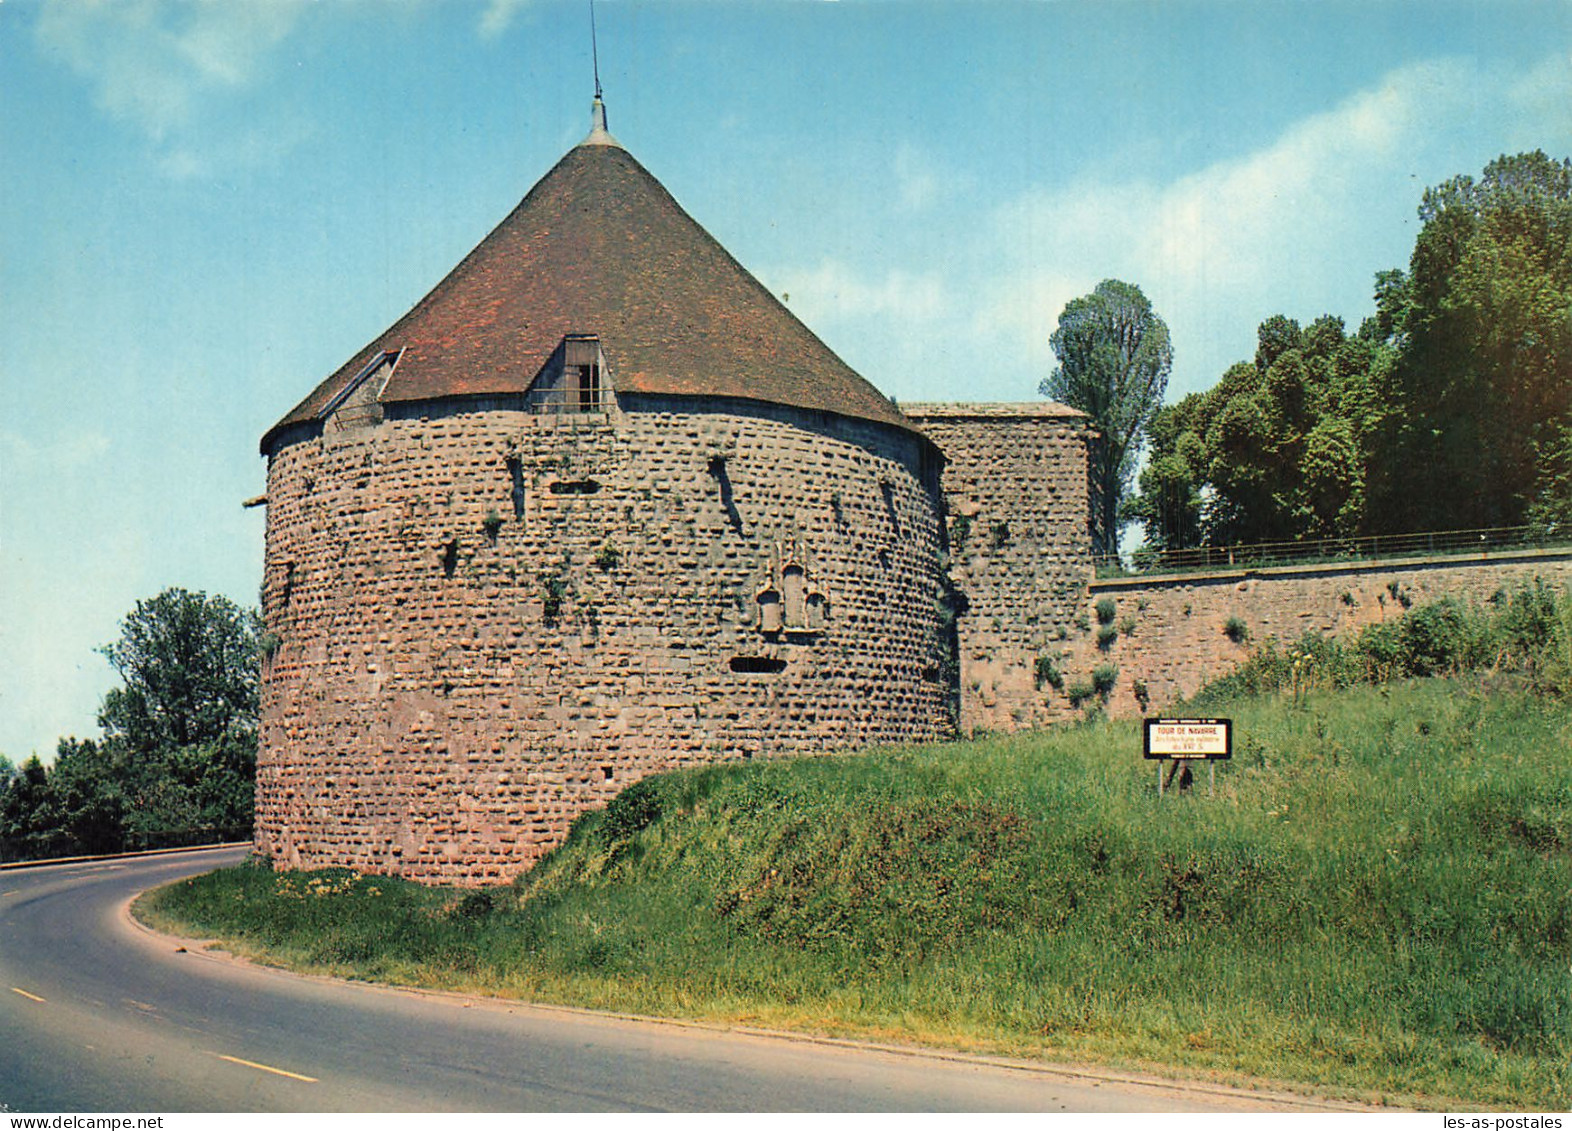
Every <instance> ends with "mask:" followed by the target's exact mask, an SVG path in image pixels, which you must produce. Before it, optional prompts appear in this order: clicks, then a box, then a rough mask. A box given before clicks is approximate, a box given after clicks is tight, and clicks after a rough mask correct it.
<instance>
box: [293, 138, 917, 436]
mask: <svg viewBox="0 0 1572 1131" xmlns="http://www.w3.org/2000/svg"><path fill="white" fill-rule="evenodd" d="M570 334H586V335H596V336H598V337H599V338H600V344H601V349H602V351H603V352H604V354H605V357H606V363H607V369H608V376H609V378H610V380H611V383H612V385H613V387H614V388H616V389H617V391H618V392H629V393H653V394H667V395H675V396H703V397H741V398H746V399H749V400H754V401H765V402H769V403H774V404H784V405H792V406H795V407H798V408H806V409H817V410H822V411H825V412H833V413H838V414H840V415H842V416H850V417H856V418H860V419H866V420H874V421H880V422H883V423H886V424H892V425H895V426H897V427H900V428H904V429H908V430H914V429H913V426H912V424H911V423H910V422H909V421H908V420H906V418H905V417H903V416H902V415H901V413H900V411H899V410H898V409H896V408H895V406H894V405H892V404H891V402H890V401H889V400H888V399H886V398H885V397H884V396H882V395H881V394H880V393H879V391H878V390H877V389H875V388H874V387H873V386H872V385H870V384H869V383H868V382H867V381H865V380H863V379H862V378H861V377H859V376H858V375H857V374H856V373H855V372H854V371H853V370H852V369H851V367H850V366H848V365H847V364H846V363H845V362H843V361H842V360H841V359H840V358H838V357H836V356H835V354H834V353H833V352H832V351H831V350H830V349H829V347H827V346H826V345H825V344H824V343H823V342H821V341H820V340H819V339H818V338H817V337H815V336H814V334H813V333H812V331H810V330H809V329H808V328H807V327H806V326H804V325H803V324H802V323H801V322H799V321H798V320H797V318H796V317H795V316H794V315H793V314H792V313H791V312H790V311H788V310H787V309H786V308H785V307H784V306H783V305H782V304H781V303H780V302H779V301H777V300H776V298H775V297H774V296H773V295H771V294H770V293H769V291H767V290H766V289H765V288H764V287H763V286H762V285H760V283H759V282H758V281H757V280H756V279H754V278H753V276H752V275H750V274H748V272H747V271H746V270H745V269H744V268H743V267H742V266H741V265H740V264H738V263H737V261H736V260H735V259H733V258H732V257H731V256H730V255H729V254H727V252H726V250H725V249H724V248H722V247H721V246H720V244H718V243H716V242H715V240H714V239H713V238H712V237H711V236H710V234H709V233H708V232H706V231H705V230H704V229H703V228H701V227H700V226H699V225H698V224H697V223H695V222H694V220H693V219H692V218H691V217H690V216H689V215H688V214H687V213H686V212H684V211H683V210H682V208H681V207H680V206H679V205H678V204H677V202H676V201H675V200H674V199H672V196H671V194H670V193H668V192H667V191H666V190H665V189H664V188H662V187H661V185H660V183H659V182H658V181H656V180H655V178H654V177H652V176H651V175H650V174H649V173H648V172H647V171H646V170H645V169H644V167H643V166H642V165H640V164H639V163H638V162H637V161H635V160H634V159H633V157H632V156H631V155H630V154H629V153H628V152H627V151H626V150H624V149H623V148H622V147H621V146H620V145H618V144H616V143H615V141H613V140H612V139H611V137H610V135H608V134H605V133H604V132H603V131H597V132H596V133H593V134H591V136H590V137H589V139H587V140H586V141H585V142H584V143H583V144H581V145H579V146H578V147H576V148H574V149H573V150H571V151H569V153H568V154H567V155H566V156H565V157H563V159H562V160H561V161H559V162H558V163H557V165H556V167H555V168H553V169H552V170H551V172H549V173H547V174H546V176H545V177H543V178H542V179H541V181H540V182H539V183H538V184H537V185H536V186H535V187H534V188H533V189H531V190H530V192H529V195H528V196H526V197H525V198H524V200H523V201H522V202H521V203H520V204H519V205H518V207H517V208H515V209H514V210H513V212H512V213H511V214H510V215H509V216H508V217H507V219H505V220H503V221H502V223H501V224H499V225H498V226H497V227H496V229H495V230H493V231H492V232H491V234H490V235H488V236H487V237H486V238H485V239H484V240H482V241H481V243H480V245H479V246H478V247H476V248H475V250H474V251H472V252H470V254H469V255H468V256H467V257H465V259H464V261H463V262H462V263H460V264H459V265H458V266H457V267H455V268H454V269H453V271H452V272H451V273H450V274H449V275H448V276H447V278H445V279H443V280H442V282H441V283H439V284H437V286H436V288H435V289H434V290H433V291H432V292H431V293H430V294H428V295H427V296H426V297H425V298H423V299H422V300H421V301H420V302H419V303H418V304H417V305H416V306H415V308H414V309H413V310H411V311H410V312H409V313H408V314H406V315H404V317H403V318H400V319H399V320H398V321H397V322H396V323H394V324H393V326H392V327H391V328H390V329H388V330H387V332H386V333H384V334H382V335H381V336H380V337H378V338H377V339H376V340H375V341H373V342H372V343H370V344H369V345H368V346H366V348H365V349H363V350H361V351H360V352H359V353H358V354H356V355H355V357H353V358H351V359H350V360H349V362H348V363H347V364H345V365H344V367H343V368H341V369H340V370H338V372H336V373H334V374H333V375H332V376H331V377H329V378H328V379H327V380H326V381H324V382H322V384H321V385H319V386H318V387H317V388H316V390H315V391H314V392H312V394H311V395H310V396H308V397H307V398H306V399H305V400H303V401H301V402H300V404H298V405H297V406H296V407H295V408H294V409H293V410H291V411H290V413H289V414H288V415H287V416H285V417H284V418H283V419H282V420H280V421H279V422H278V424H276V425H274V426H273V428H271V429H270V430H269V431H268V433H267V435H266V436H264V437H263V440H262V446H263V450H264V451H266V450H267V447H268V445H269V443H270V442H271V441H272V439H273V437H274V436H275V435H276V434H277V433H278V431H279V430H280V429H281V428H284V427H285V426H287V425H290V424H294V423H297V422H302V421H308V420H312V419H314V418H315V417H317V416H318V414H320V413H321V412H322V411H323V410H324V408H326V407H327V406H328V405H329V404H330V402H332V400H333V398H334V397H335V395H336V394H338V393H339V392H340V391H342V390H343V388H344V387H345V385H346V384H347V383H348V382H349V381H350V380H352V379H353V378H354V377H355V375H356V374H358V373H360V372H361V371H362V370H363V369H364V368H365V366H366V365H367V363H368V362H369V361H370V360H371V359H372V358H374V357H377V356H378V355H380V354H381V353H383V352H384V351H392V350H401V351H403V352H402V354H401V355H400V357H399V361H398V365H397V367H396V368H395V369H394V372H393V375H392V377H391V379H390V380H389V381H388V384H387V387H386V388H385V389H384V390H383V392H382V396H381V400H382V402H383V403H384V404H387V403H395V402H399V401H419V400H428V399H432V398H437V397H449V396H466V395H477V394H498V393H521V392H523V391H524V390H525V389H527V388H528V387H529V385H530V383H531V382H532V381H533V380H534V378H535V376H536V374H537V373H539V372H540V370H541V368H542V366H543V365H544V364H545V363H546V361H547V360H548V359H549V358H550V357H551V355H552V353H553V351H555V350H556V348H557V346H558V344H559V343H560V342H561V341H562V340H563V338H564V337H565V336H567V335H570Z"/></svg>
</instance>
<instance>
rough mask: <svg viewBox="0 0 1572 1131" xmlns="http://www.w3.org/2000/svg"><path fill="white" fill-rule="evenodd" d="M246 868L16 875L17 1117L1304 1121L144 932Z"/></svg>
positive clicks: (195, 861)
mask: <svg viewBox="0 0 1572 1131" xmlns="http://www.w3.org/2000/svg"><path fill="white" fill-rule="evenodd" d="M241 855H243V850H240V849H222V850H214V851H208V852H201V853H192V854H186V855H176V856H154V857H142V858H135V859H123V860H113V861H100V862H92V863H79V864H66V865H53V866H49V867H41V868H32V869H24V870H18V871H0V1105H4V1106H5V1107H8V1108H9V1109H10V1110H12V1111H39V1110H42V1111H84V1112H85V1111H104V1112H129V1111H163V1112H176V1111H289V1110H305V1111H333V1110H346V1111H441V1110H467V1111H478V1110H499V1111H673V1110H675V1111H716V1110H727V1111H741V1110H758V1111H808V1110H823V1111H867V1110H876V1111H896V1110H915V1111H958V1110H961V1111H998V1110H1007V1111H1065V1110H1068V1111H1246V1110H1276V1111H1288V1110H1296V1109H1300V1108H1299V1105H1298V1104H1296V1103H1294V1102H1293V1101H1292V1100H1289V1099H1287V1098H1286V1097H1278V1098H1276V1099H1272V1098H1269V1097H1263V1096H1258V1095H1253V1094H1245V1093H1230V1092H1227V1091H1226V1090H1223V1089H1204V1090H1191V1089H1184V1088H1176V1087H1172V1086H1167V1085H1163V1084H1158V1083H1140V1082H1129V1081H1125V1080H1119V1079H1116V1078H1113V1077H1097V1076H1091V1075H1085V1074H1077V1073H1074V1072H1070V1071H1044V1070H1041V1069H1035V1068H1019V1067H1011V1066H1008V1065H1003V1064H998V1063H988V1062H982V1061H978V1060H974V1059H966V1058H946V1057H942V1056H930V1055H909V1054H906V1053H903V1052H899V1051H888V1050H882V1051H881V1050H867V1049H861V1048H846V1047H842V1046H837V1045H829V1044H823V1043H815V1042H811V1041H802V1040H792V1039H784V1038H777V1037H771V1036H762V1035H754V1034H738V1033H732V1032H722V1031H716V1030H710V1029H704V1028H695V1027H688V1026H679V1025H671V1024H662V1023H657V1022H642V1021H631V1020H626V1019H618V1018H611V1017H605V1016H600V1015H595V1014H587V1013H583V1012H578V1011H569V1010H557V1009H550V1008H539V1007H533V1006H526V1005H519V1004H510V1003H506V1002H496V1001H490V1000H486V999H474V998H463V997H458V996H452V995H439V994H421V993H413V992H406V991H401V990H392V989H385V988H379V987H372V986H366V985H354V984H346V983H339V982H332V981H328V980H325V979H310V978H299V977H295V976H293V975H289V974H285V973H282V972H279V971H274V970H267V969H264V968H260V967H255V966H250V965H247V964H245V963H240V962H235V961H233V960H230V959H227V958H223V957H219V956H214V955H209V954H203V953H199V952H196V951H191V952H185V953H182V952H179V951H177V950H176V947H175V944H174V943H172V942H171V941H169V940H167V939H164V938H161V937H159V936H156V935H151V934H149V933H147V932H145V931H142V930H140V929H139V928H136V927H134V926H133V925H132V924H131V923H130V921H129V918H128V917H127V916H126V914H125V907H126V905H127V903H128V902H129V900H130V898H131V897H132V896H133V895H134V894H135V893H136V892H138V891H141V890H143V889H145V888H147V887H151V886H154V885H157V884H160V883H165V882H167V881H169V880H173V879H176V878H178V877H180V876H185V875H189V874H191V873H195V872H201V871H206V870H208V869H210V868H213V867H217V866H219V865H222V864H228V863H233V862H234V861H236V860H238V859H239V858H240V856H241ZM1306 1106H1310V1107H1312V1108H1313V1109H1318V1110H1326V1108H1325V1107H1323V1106H1321V1105H1306ZM0 1110H3V1108H0Z"/></svg>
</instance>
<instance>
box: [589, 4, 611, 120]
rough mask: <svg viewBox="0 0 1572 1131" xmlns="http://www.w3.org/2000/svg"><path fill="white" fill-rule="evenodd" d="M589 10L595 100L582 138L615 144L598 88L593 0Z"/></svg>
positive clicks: (598, 47) (598, 68)
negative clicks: (587, 128) (607, 124)
mask: <svg viewBox="0 0 1572 1131" xmlns="http://www.w3.org/2000/svg"><path fill="white" fill-rule="evenodd" d="M589 10H590V58H591V59H592V60H593V61H594V67H595V101H594V102H591V103H590V132H589V137H587V138H585V139H584V142H583V144H585V145H616V144H617V139H616V138H614V137H612V136H611V134H610V133H608V132H607V131H606V104H605V103H604V102H603V101H601V96H600V95H601V90H600V45H599V43H597V42H596V39H595V0H589Z"/></svg>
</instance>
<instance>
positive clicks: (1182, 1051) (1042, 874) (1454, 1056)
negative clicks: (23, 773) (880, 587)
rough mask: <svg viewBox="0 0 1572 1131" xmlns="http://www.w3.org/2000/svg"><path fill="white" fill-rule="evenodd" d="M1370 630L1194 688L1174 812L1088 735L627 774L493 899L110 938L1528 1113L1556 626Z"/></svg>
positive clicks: (1536, 594) (494, 989)
mask: <svg viewBox="0 0 1572 1131" xmlns="http://www.w3.org/2000/svg"><path fill="white" fill-rule="evenodd" d="M1395 624H1396V625H1397V626H1398V627H1396V628H1392V629H1390V630H1389V632H1390V638H1387V637H1383V636H1380V635H1379V634H1376V635H1372V636H1370V637H1369V638H1367V639H1364V640H1362V642H1361V643H1359V644H1358V645H1348V646H1341V645H1339V646H1335V649H1334V646H1332V645H1331V644H1330V643H1329V642H1323V644H1322V645H1318V646H1316V647H1318V648H1320V650H1319V651H1314V650H1312V658H1311V660H1310V661H1308V666H1307V662H1306V661H1304V660H1303V659H1302V656H1301V650H1300V649H1298V648H1289V649H1285V648H1284V647H1283V646H1280V645H1279V644H1278V643H1276V642H1266V643H1264V644H1263V645H1262V647H1261V648H1260V650H1259V651H1258V653H1257V657H1256V659H1254V660H1252V662H1251V663H1252V665H1253V668H1252V669H1251V670H1253V671H1254V672H1255V673H1256V675H1254V676H1250V677H1247V678H1243V679H1240V680H1236V681H1234V682H1233V683H1232V684H1230V685H1226V686H1224V687H1219V688H1214V689H1211V690H1209V691H1208V692H1206V695H1207V696H1208V697H1209V698H1208V699H1207V700H1206V703H1207V704H1208V709H1211V708H1217V707H1220V706H1221V705H1222V704H1223V701H1224V698H1223V697H1225V696H1231V698H1227V700H1226V709H1227V711H1228V713H1229V714H1230V715H1231V716H1232V717H1233V718H1234V720H1235V727H1236V743H1235V758H1234V760H1233V762H1232V764H1230V765H1228V766H1226V767H1224V768H1223V769H1222V771H1221V772H1220V773H1219V774H1218V776H1217V791H1216V795H1215V796H1211V797H1209V796H1206V795H1205V791H1204V790H1202V789H1192V790H1190V791H1188V792H1187V793H1182V794H1175V793H1174V792H1172V791H1170V793H1169V795H1168V796H1167V797H1166V798H1164V799H1162V800H1159V799H1158V797H1157V791H1156V782H1155V780H1154V776H1153V775H1152V774H1151V772H1150V771H1151V765H1150V764H1149V763H1143V762H1142V760H1141V758H1140V755H1139V751H1140V741H1139V735H1138V731H1137V727H1136V725H1135V724H1134V723H1133V722H1109V721H1105V720H1101V721H1097V722H1092V723H1088V724H1085V725H1081V726H1077V727H1074V728H1069V729H1065V730H1061V731H1056V732H1048V733H1037V734H1023V735H1018V736H1015V737H1011V738H992V739H986V740H982V741H977V742H970V743H955V744H950V745H944V746H933V747H926V748H913V749H894V750H884V751H875V752H871V753H868V754H864V755H859V756H856V757H835V758H819V759H805V760H799V761H795V762H771V763H762V764H742V765H731V766H715V767H710V768H706V769H701V770H694V771H686V772H682V773H676V774H670V775H664V776H661V777H658V778H652V779H646V780H645V781H642V782H640V783H638V784H636V785H634V786H632V787H630V788H629V789H627V790H625V791H623V793H622V794H620V795H619V796H618V797H617V798H616V799H615V800H614V801H613V802H612V804H611V805H610V806H608V807H607V808H606V809H604V810H602V811H599V812H596V813H592V814H589V815H587V816H585V817H583V818H581V819H580V820H579V821H578V822H576V824H575V825H574V827H573V830H572V833H571V835H570V837H569V839H568V841H567V843H566V844H564V845H563V846H562V847H561V848H559V849H558V850H557V851H556V852H555V853H553V854H552V855H551V856H550V857H548V858H547V860H546V861H544V862H543V863H542V864H541V865H539V866H538V867H537V868H536V869H535V870H534V871H532V872H530V873H529V874H528V875H526V876H525V877H524V878H523V879H521V880H520V881H519V882H518V883H517V884H516V885H515V886H513V887H511V888H506V889H493V890H485V891H469V892H465V891H457V890H442V889H429V888H421V887H418V886H416V885H413V884H407V883H401V882H398V881H394V880H390V879H386V878H381V877H374V876H363V875H356V874H354V873H350V872H345V871H333V872H324V873H314V874H302V873H275V872H273V871H272V870H270V869H269V868H268V867H266V866H265V865H264V864H257V865H252V866H249V867H243V868H239V869H232V870H229V871H226V872H220V873H215V874H213V875H210V876H206V877H201V878H197V879H193V880H189V881H185V882H183V883H182V884H180V885H177V886H174V887H171V888H166V889H163V890H162V891H159V892H156V893H153V894H152V895H151V896H149V897H147V898H146V899H144V901H143V903H142V904H141V905H140V906H139V913H140V914H142V915H144V916H146V917H147V918H149V919H150V920H152V921H153V922H155V923H158V924H160V925H163V926H166V927H170V928H175V929H179V930H181V931H182V932H184V933H187V934H192V935H196V936H199V937H214V936H217V937H221V938H223V939H224V940H226V942H225V945H227V946H230V947H232V948H234V949H236V950H238V951H241V952H245V953H251V954H255V955H262V956H266V957H267V959H268V960H270V961H281V962H286V963H290V964H293V965H296V966H300V967H303V968H308V969H315V970H322V971H329V972H334V973H338V974H344V975H349V976H353V977H361V978H372V979H380V980H386V981H393V982H403V983H411V984H418V985H425V986H445V987H450V988H461V989H478V990H481V991H484V992H488V993H500V994H504V995H512V996H518V997H524V998H530V999H534V1000H545V1001H558V1002H571V1003H574V1004H580V1005H588V1006H597V1007H606V1008H615V1009H620V1010H629V1011H635V1012H642V1013H652V1014H665V1015H672V1016H681V1017H696V1018H708V1019H713V1020H722V1021H736V1022H747V1023H755V1024H764V1025H770V1026H778V1027H792V1028H801V1029H807V1030H813V1031H819V1032H834V1033H841V1034H856V1035H863V1036H874V1037H881V1038H886V1039H895V1040H904V1041H920V1042H932V1043H940V1044H944V1045H949V1046H960V1047H964V1048H971V1049H982V1050H995V1051H1003V1052H1009V1053H1022V1054H1028V1055H1042V1056H1051V1057H1055V1058H1070V1059H1087V1060H1098V1061H1103V1062H1108V1063H1115V1064H1122V1065H1129V1066H1140V1067H1151V1066H1154V1065H1155V1066H1159V1067H1167V1068H1174V1067H1177V1068H1178V1069H1180V1070H1182V1071H1184V1072H1185V1073H1186V1074H1187V1075H1190V1076H1195V1075H1198V1074H1199V1075H1207V1074H1210V1075H1213V1076H1216V1077H1221V1078H1230V1077H1236V1076H1241V1075H1249V1076H1258V1077H1267V1078H1271V1079H1276V1080H1280V1081H1285V1082H1290V1083H1295V1084H1299V1085H1303V1086H1310V1087H1315V1088H1318V1089H1322V1090H1330V1091H1333V1092H1338V1091H1348V1092H1353V1093H1358V1094H1363V1095H1375V1096H1382V1097H1386V1098H1388V1099H1391V1100H1397V1101H1404V1102H1411V1103H1421V1104H1430V1105H1435V1106H1459V1105H1461V1104H1464V1103H1467V1104H1472V1105H1481V1106H1498V1105H1499V1106H1508V1105H1510V1106H1531V1107H1548V1108H1564V1107H1566V1106H1567V1104H1568V1102H1572V1068H1569V1065H1572V999H1569V998H1568V996H1567V993H1566V986H1567V970H1568V968H1569V965H1572V883H1569V882H1568V880H1569V878H1572V876H1569V867H1572V766H1569V765H1568V762H1567V759H1566V757H1565V750H1566V749H1567V744H1568V741H1569V739H1572V708H1569V706H1568V703H1567V700H1566V697H1565V692H1566V690H1567V688H1568V684H1567V682H1566V672H1567V671H1568V670H1572V669H1566V668H1563V667H1561V666H1560V665H1561V664H1562V663H1563V660H1562V658H1561V654H1562V652H1564V651H1565V650H1566V649H1567V647H1568V642H1569V641H1572V632H1569V631H1568V627H1569V626H1572V604H1569V603H1568V601H1567V600H1566V599H1565V598H1561V597H1558V596H1557V595H1556V594H1553V593H1550V592H1548V591H1546V590H1544V589H1542V588H1531V589H1528V590H1524V591H1523V592H1522V593H1519V594H1514V595H1510V596H1507V597H1504V598H1503V599H1502V600H1501V601H1499V602H1498V603H1497V604H1496V605H1495V606H1489V607H1486V608H1483V609H1467V608H1464V607H1461V606H1455V605H1450V604H1444V605H1441V606H1433V607H1430V608H1429V609H1425V608H1416V609H1414V610H1411V611H1410V613H1409V614H1408V615H1407V616H1405V617H1403V618H1401V619H1400V620H1398V621H1396V622H1395ZM1541 633H1543V634H1544V635H1542V636H1540V640H1541V641H1542V642H1548V643H1547V645H1546V646H1545V647H1543V648H1539V647H1536V646H1535V645H1534V639H1535V636H1536V634H1541ZM1481 665H1482V666H1481ZM1307 672H1313V673H1314V674H1313V676H1311V675H1307V674H1306V673H1307ZM1437 672H1440V673H1448V672H1465V673H1466V674H1464V675H1462V676H1461V677H1459V676H1457V675H1448V674H1431V673H1437ZM1268 673H1270V674H1268ZM1296 673H1297V674H1296ZM1409 675H1425V676H1427V678H1418V679H1410V678H1406V677H1407V676H1409Z"/></svg>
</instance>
